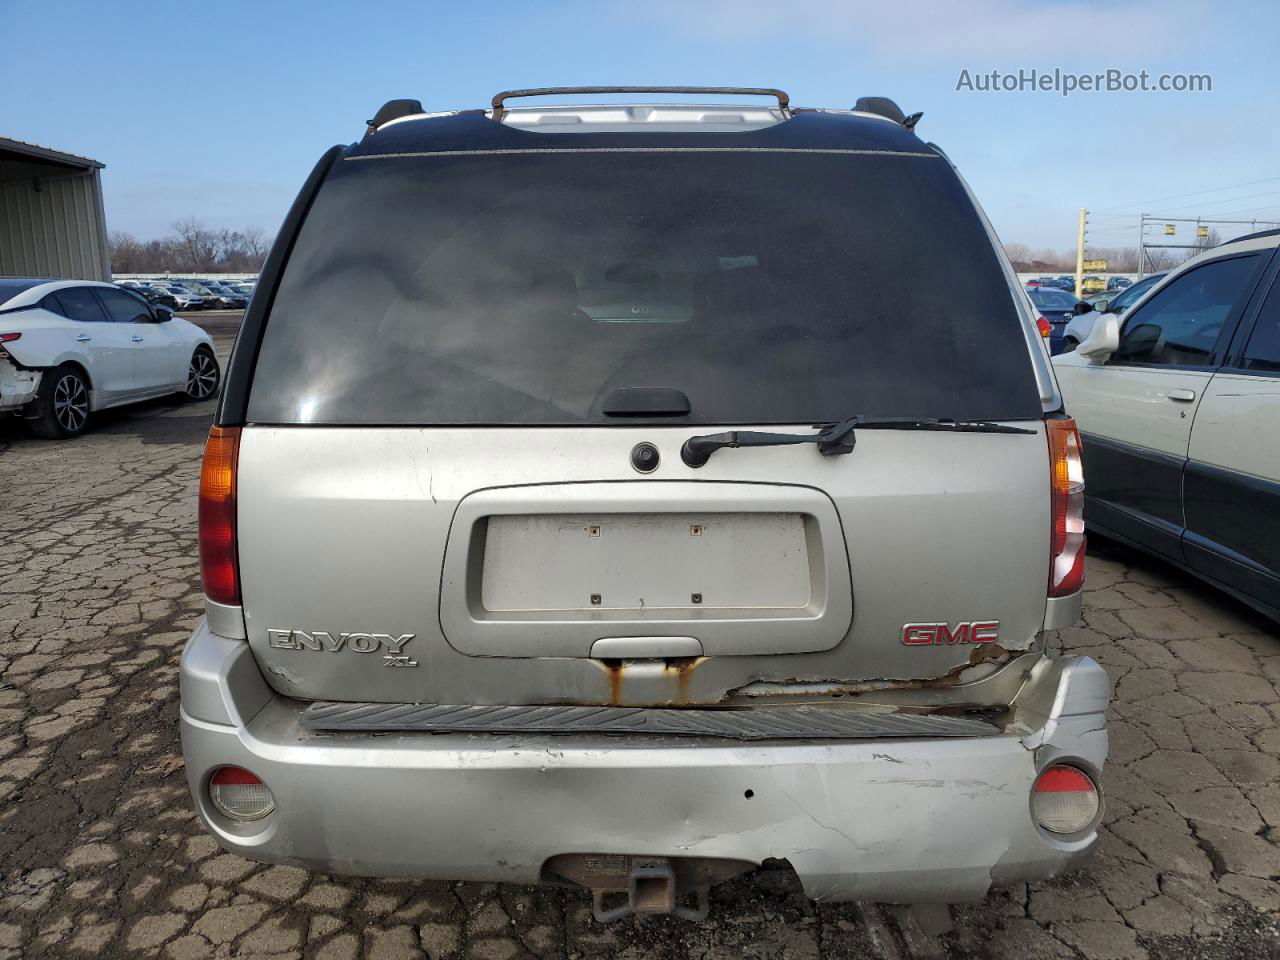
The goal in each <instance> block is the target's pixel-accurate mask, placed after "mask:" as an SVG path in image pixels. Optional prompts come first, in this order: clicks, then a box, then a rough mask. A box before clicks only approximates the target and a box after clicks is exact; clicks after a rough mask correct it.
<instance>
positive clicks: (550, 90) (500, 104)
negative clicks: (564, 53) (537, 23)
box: [493, 86, 791, 120]
mask: <svg viewBox="0 0 1280 960" xmlns="http://www.w3.org/2000/svg"><path fill="white" fill-rule="evenodd" d="M580 93H715V94H737V95H740V96H752V97H777V98H778V108H779V109H780V110H782V112H783V113H788V114H789V113H790V112H791V98H790V97H789V96H788V95H787V92H786V91H785V90H778V89H775V88H774V87H607V86H606V87H527V88H525V89H523V90H503V91H502V92H501V93H495V94H494V95H493V119H495V120H501V119H502V115H503V113H505V112H506V107H505V104H506V101H508V100H514V99H515V98H517V97H544V96H547V95H549V94H580Z"/></svg>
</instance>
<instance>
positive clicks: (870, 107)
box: [853, 97, 924, 130]
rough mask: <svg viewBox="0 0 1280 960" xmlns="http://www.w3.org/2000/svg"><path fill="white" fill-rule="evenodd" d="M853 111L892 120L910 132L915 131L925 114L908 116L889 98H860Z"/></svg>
mask: <svg viewBox="0 0 1280 960" xmlns="http://www.w3.org/2000/svg"><path fill="white" fill-rule="evenodd" d="M853 109H854V110H856V111H858V112H859V113H874V114H875V115H876V116H878V117H884V118H885V119H886V120H892V121H893V122H894V123H899V124H901V125H902V126H904V127H906V128H907V129H908V130H914V129H915V126H916V124H917V123H919V122H920V118H921V117H923V116H924V114H923V113H913V114H911V115H909V116H908V115H907V114H905V113H903V112H902V108H901V107H900V106H898V105H897V104H896V103H894V102H893V101H892V100H890V99H889V98H888V97H859V98H858V102H857V103H855V104H854V105H853Z"/></svg>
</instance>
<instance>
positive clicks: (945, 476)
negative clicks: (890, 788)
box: [238, 422, 1049, 704]
mask: <svg viewBox="0 0 1280 960" xmlns="http://www.w3.org/2000/svg"><path fill="white" fill-rule="evenodd" d="M1020 425H1022V426H1028V425H1029V424H1028V423H1027V422H1023V423H1022V424H1020ZM795 429H796V432H806V430H805V428H795ZM1035 430H1036V432H1035V434H1034V435H1001V434H959V435H953V434H944V433H923V432H914V433H913V432H903V431H892V430H862V431H859V433H858V437H857V446H856V449H855V450H854V452H853V453H851V454H849V455H846V456H836V457H823V456H820V455H819V454H818V453H817V452H816V451H815V450H813V449H812V448H811V447H799V446H797V447H782V448H759V449H746V448H743V449H740V450H731V451H728V450H727V451H722V452H721V453H719V454H717V455H716V456H715V457H713V458H712V459H711V461H710V462H709V463H708V464H707V465H706V466H705V467H702V468H701V469H698V470H694V469H691V468H688V467H686V466H685V465H684V464H683V463H681V461H680V458H679V454H678V451H679V447H680V444H681V443H683V441H684V440H685V438H686V437H687V436H688V435H689V433H690V430H689V428H688V427H670V426H662V427H658V426H646V427H634V428H619V427H611V428H603V429H601V428H596V429H590V428H582V429H578V428H550V427H547V428H499V429H489V428H439V429H420V428H345V427H323V428H322V427H306V428H271V427H247V428H245V430H244V433H243V436H242V439H241V446H240V466H239V502H238V511H239V514H238V534H239V549H240V569H241V577H242V591H243V603H244V609H245V618H246V624H247V627H248V632H249V642H250V644H251V645H252V648H253V650H254V654H255V656H256V657H257V659H258V660H259V662H260V663H261V664H262V665H263V666H264V668H265V672H266V674H267V677H268V679H269V681H270V682H271V683H272V685H273V686H275V687H276V689H277V690H279V691H280V692H282V693H285V694H288V695H291V696H297V697H302V698H307V699H326V700H347V701H367V702H393V703H394V702H415V701H416V702H434V703H461V704H465V703H476V704H483V703H588V704H589V703H625V704H664V703H713V702H718V701H720V700H722V699H723V698H724V697H725V696H726V695H727V694H728V692H729V691H732V690H734V689H735V688H738V687H741V686H744V685H746V684H748V683H751V682H753V681H757V680H777V681H785V680H797V679H798V680H813V681H837V682H842V683H855V682H860V681H870V680H881V679H911V678H937V677H944V676H946V675H947V674H948V673H949V672H952V671H954V670H956V669H957V668H959V667H961V666H963V665H965V664H968V663H970V662H971V661H972V660H973V659H981V658H982V656H985V655H986V654H987V653H988V652H989V650H990V647H991V644H986V645H984V646H983V647H979V646H976V645H974V644H973V643H972V642H971V640H972V638H970V637H969V636H967V635H964V634H960V633H957V635H956V636H955V637H953V638H952V640H953V641H954V642H943V643H935V644H928V645H921V644H918V643H916V644H908V643H904V642H903V640H904V626H905V625H907V624H949V625H952V626H955V625H958V624H961V623H971V622H978V621H980V622H984V623H989V622H995V623H997V624H998V627H997V631H998V632H997V636H996V640H995V644H996V645H998V646H999V647H1000V648H1003V649H1005V650H1021V649H1026V648H1027V647H1029V646H1030V645H1031V644H1033V643H1034V642H1035V641H1036V640H1037V638H1038V636H1039V634H1040V631H1041V628H1042V624H1043V618H1044V612H1045V586H1046V578H1047V567H1048V551H1049V496H1048V483H1047V479H1048V478H1047V459H1046V457H1047V455H1046V449H1047V448H1046V440H1045V437H1044V434H1043V428H1042V427H1041V426H1040V425H1038V424H1036V425H1035ZM640 441H647V442H650V443H653V444H655V445H656V446H657V447H658V449H659V451H660V453H661V457H662V462H661V465H660V467H659V468H658V470H657V471H655V473H654V474H652V475H649V476H647V477H642V476H640V475H638V474H637V473H636V472H635V471H634V470H633V469H632V468H631V466H630V452H631V449H632V447H633V446H634V445H635V444H636V443H638V442H640ZM602 642H603V645H601V644H602ZM618 661H627V662H628V666H627V669H626V670H625V671H619V669H618Z"/></svg>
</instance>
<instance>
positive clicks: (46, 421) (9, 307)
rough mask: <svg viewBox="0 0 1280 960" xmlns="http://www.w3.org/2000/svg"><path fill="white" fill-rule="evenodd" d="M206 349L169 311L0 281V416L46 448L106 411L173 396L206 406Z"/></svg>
mask: <svg viewBox="0 0 1280 960" xmlns="http://www.w3.org/2000/svg"><path fill="white" fill-rule="evenodd" d="M219 375H220V371H219V369H218V361H217V359H216V358H215V356H214V353H213V341H212V339H211V338H210V337H209V335H208V334H207V333H205V332H204V331H203V330H201V329H200V328H199V327H197V326H195V325H194V324H191V323H188V322H187V321H186V320H182V319H180V318H178V317H175V316H174V314H173V311H171V310H168V309H167V308H165V307H162V306H153V305H152V304H149V303H147V302H146V301H145V300H143V299H142V298H141V297H139V296H138V295H137V294H135V293H133V292H132V291H129V290H125V289H123V288H121V287H117V286H115V285H113V284H110V283H100V282H96V281H89V280H42V279H10V278H0V414H12V415H16V416H19V417H21V418H22V419H24V420H26V421H27V423H28V424H29V426H30V427H31V429H32V431H33V432H34V433H36V434H37V435H39V436H42V437H46V438H48V439H51V440H63V439H67V438H70V437H75V436H78V435H79V434H81V433H83V432H84V431H85V430H86V429H87V428H88V426H89V419H90V417H91V415H92V414H93V413H94V412H95V411H97V410H102V409H105V408H107V407H114V406H119V405H120V404H124V403H134V402H136V401H139V400H148V399H151V398H153V397H161V396H166V395H170V394H175V395H178V396H183V397H185V398H187V399H189V400H206V399H208V398H210V397H212V396H214V394H215V393H216V392H217V389H218V381H219Z"/></svg>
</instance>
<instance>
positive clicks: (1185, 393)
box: [1169, 390, 1196, 403]
mask: <svg viewBox="0 0 1280 960" xmlns="http://www.w3.org/2000/svg"><path fill="white" fill-rule="evenodd" d="M1195 398H1196V392H1195V391H1194V390H1170V391H1169V399H1170V400H1181V401H1182V402H1183V403H1190V402H1191V401H1192V400H1194V399H1195Z"/></svg>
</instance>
